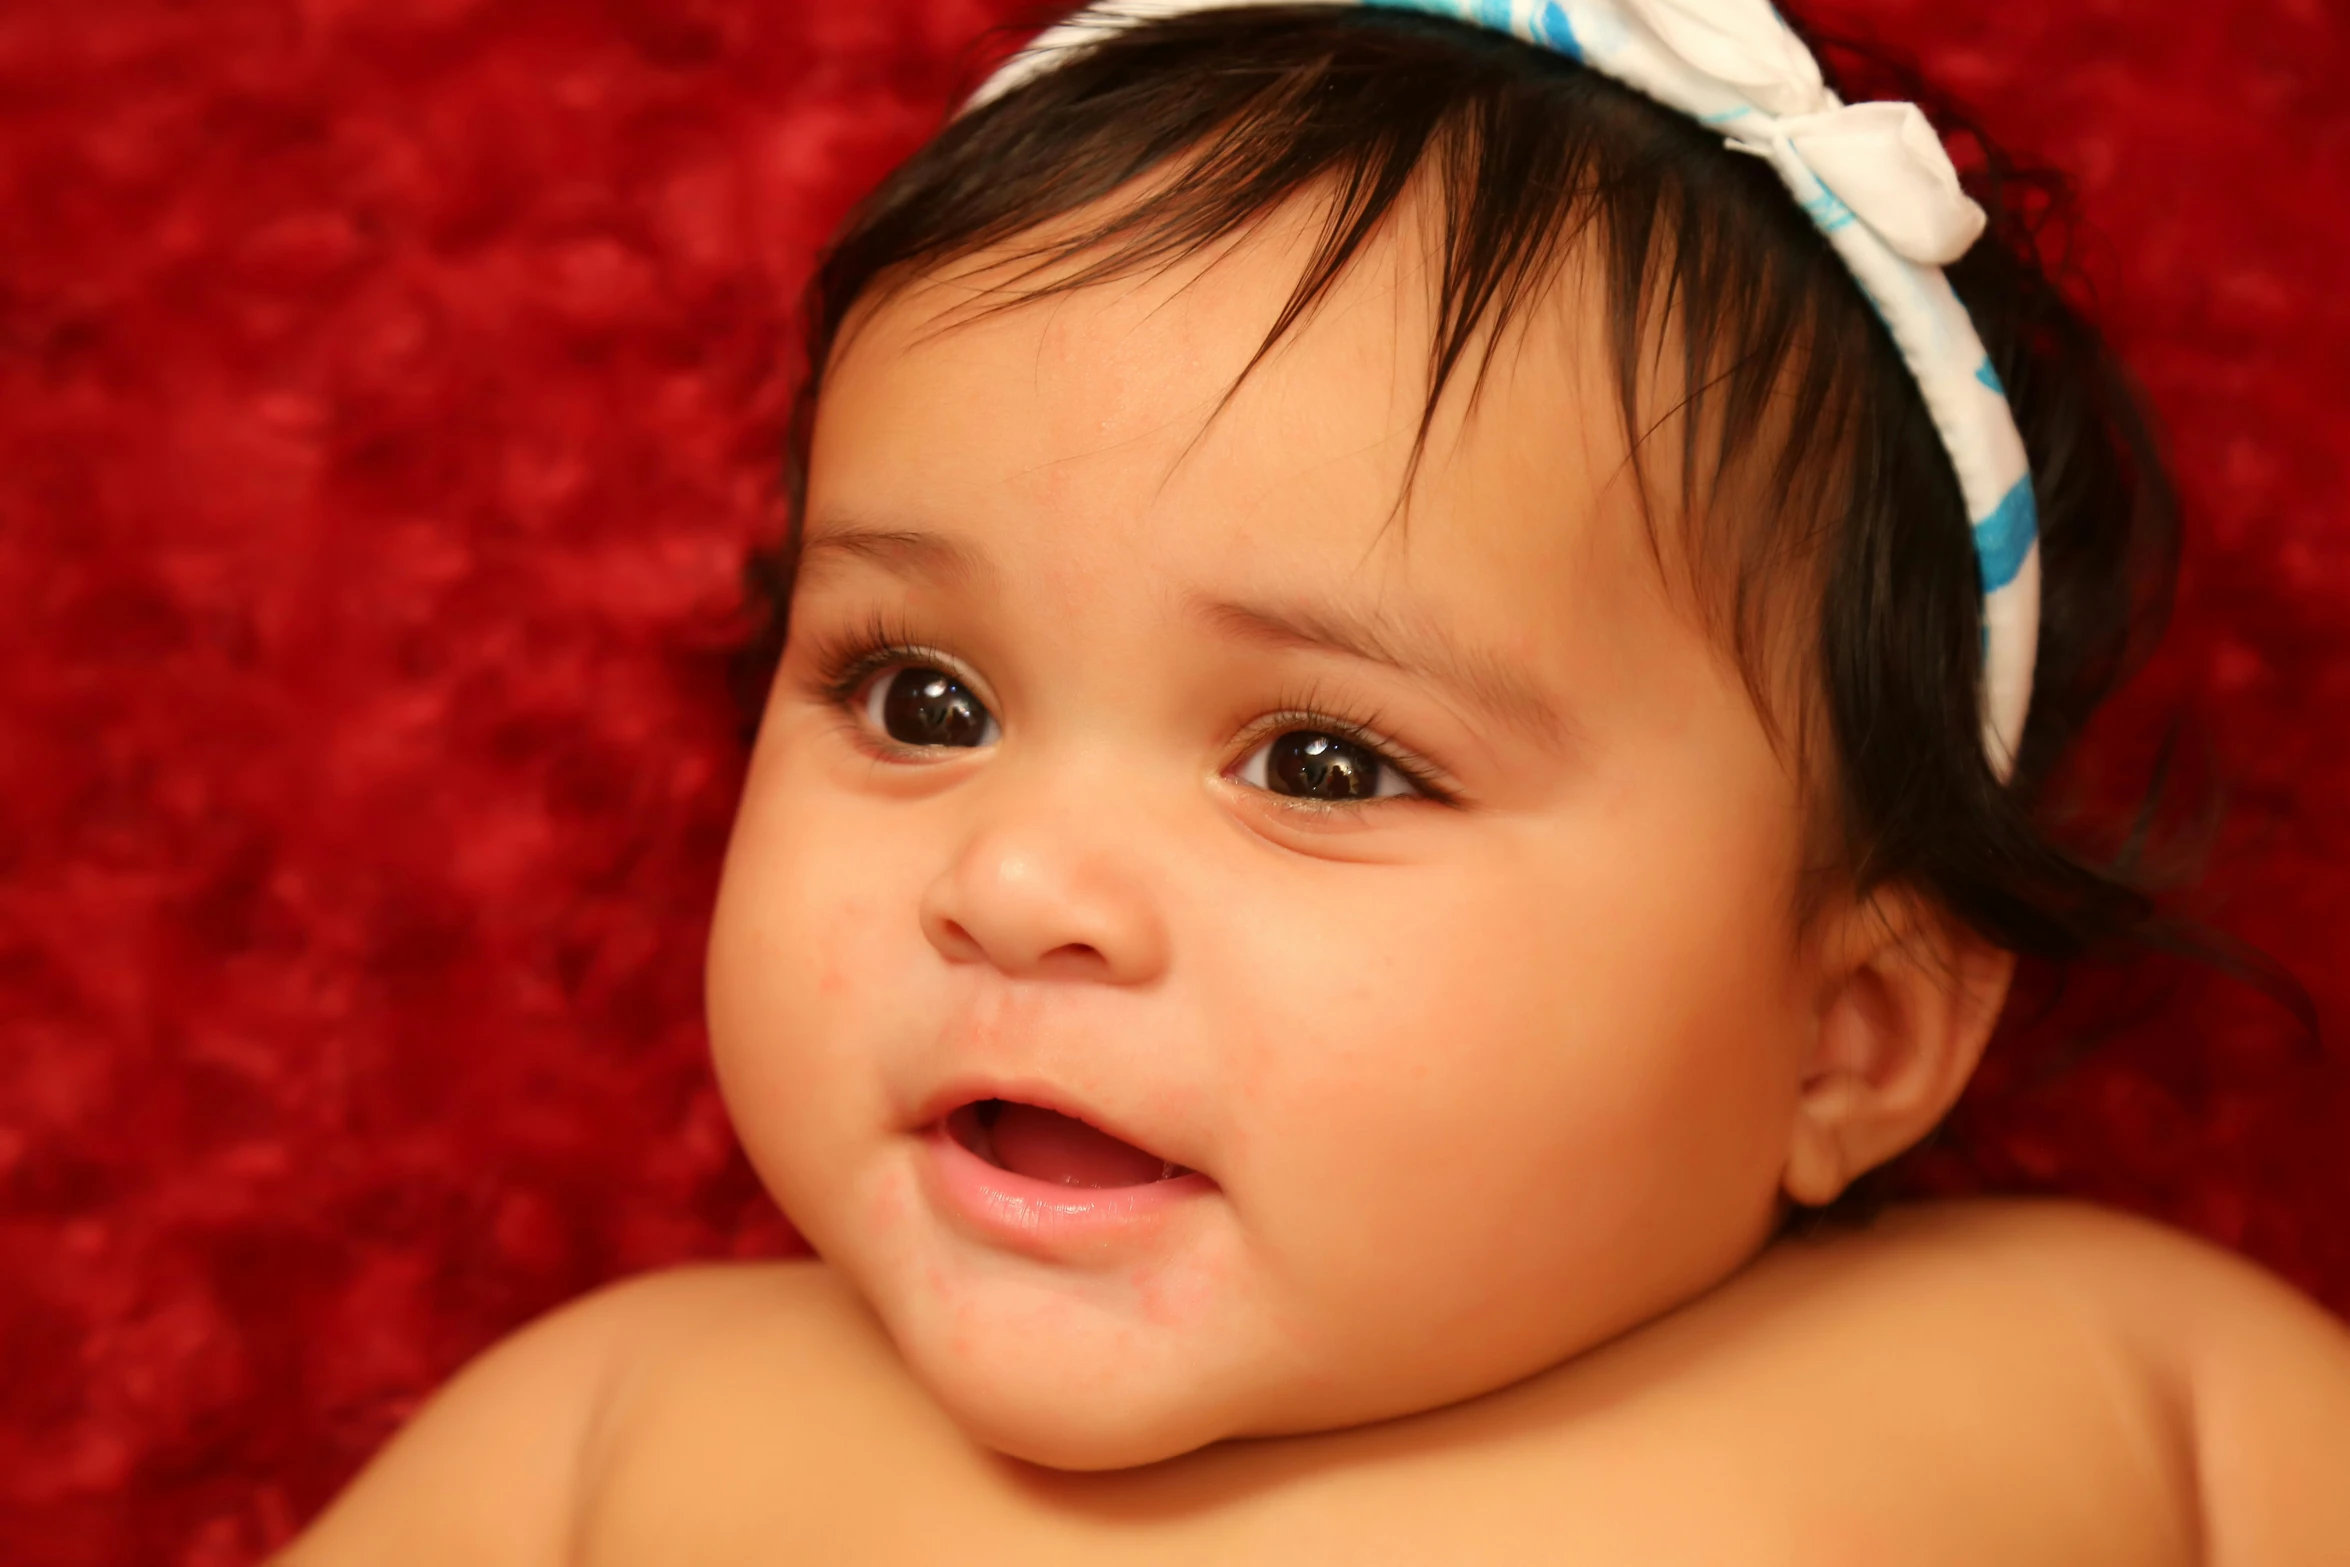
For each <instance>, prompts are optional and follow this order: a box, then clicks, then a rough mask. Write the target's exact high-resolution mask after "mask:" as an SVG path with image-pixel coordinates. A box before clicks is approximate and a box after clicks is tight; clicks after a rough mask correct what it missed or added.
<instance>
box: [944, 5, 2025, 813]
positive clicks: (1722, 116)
mask: <svg viewBox="0 0 2350 1567" xmlns="http://www.w3.org/2000/svg"><path fill="white" fill-rule="evenodd" d="M1261 3H1264V0H1096V3H1095V4H1093V5H1090V6H1087V7H1086V8H1085V9H1083V10H1081V11H1079V12H1077V13H1076V14H1075V15H1074V16H1072V17H1070V18H1069V19H1068V20H1066V21H1064V22H1062V23H1060V24H1059V25H1058V26H1055V27H1052V28H1048V29H1047V30H1046V31H1045V32H1044V33H1043V34H1041V35H1040V36H1039V37H1038V38H1037V39H1036V40H1035V41H1034V42H1033V43H1031V44H1030V45H1029V46H1028V47H1027V48H1025V49H1023V50H1021V51H1020V52H1019V53H1018V54H1016V55H1014V56H1013V57H1012V58H1011V59H1010V60H1008V61H1007V62H1005V64H1004V66H1003V67H1002V68H1001V69H1000V70H998V71H997V72H996V73H995V75H994V76H992V77H991V78H989V79H988V81H987V82H986V83H985V84H984V85H982V86H981V87H980V89H979V91H978V92H976V93H974V94H973V95H972V97H971V101H970V103H969V104H967V105H966V106H965V107H966V109H969V108H976V107H978V106H979V105H980V104H983V103H986V102H989V101H990V100H992V99H994V98H997V97H1000V96H1001V95H1002V94H1004V93H1006V92H1009V91H1011V90H1012V89H1013V88H1015V87H1018V86H1020V85H1021V84H1023V83H1025V82H1027V81H1030V80H1032V79H1034V78H1035V77H1037V76H1040V75H1042V74H1043V73H1044V72H1046V71H1047V70H1049V69H1051V68H1052V67H1053V66H1054V65H1057V64H1059V63H1060V62H1061V60H1063V59H1064V58H1066V57H1067V56H1068V55H1069V54H1070V53H1072V52H1073V51H1076V50H1079V49H1083V48H1085V47H1086V46H1088V45H1091V44H1095V43H1098V42H1100V41H1102V40H1103V39H1105V38H1108V37H1110V36H1112V35H1114V34H1116V33H1120V32H1123V31H1124V30H1126V29H1127V28H1129V27H1132V26H1134V25H1135V24H1137V23H1140V22H1147V21H1155V20H1158V19H1160V18H1164V17H1171V16H1179V15H1183V14H1186V13H1190V12H1197V11H1214V10H1224V9H1227V8H1230V7H1234V6H1241V5H1249V4H1261ZM1311 3H1317V4H1351V3H1360V4H1362V5H1365V6H1367V7H1373V8H1377V9H1382V10H1398V11H1419V12H1426V13H1429V14H1432V15H1436V16H1443V17H1449V18H1451V19H1453V20H1455V21H1460V22H1468V23H1471V24H1473V25H1476V26H1479V27H1485V28H1489V29H1492V30H1494V31H1497V32H1504V33H1508V34H1510V35H1511V36H1513V37H1515V38H1519V39H1522V40H1524V41H1525V42H1527V43H1530V44H1534V45H1537V46H1539V47H1541V48H1544V49H1548V50H1551V51H1552V52H1554V53H1557V54H1563V55H1565V56H1567V57H1568V58H1570V59H1573V60H1578V61H1580V62H1582V63H1583V64H1584V65H1587V66H1589V67H1590V68H1591V69H1593V70H1595V71H1598V72H1599V73H1600V74H1601V75H1603V76H1607V77H1610V78H1612V79H1614V80H1616V81H1618V82H1621V83H1623V84H1624V85H1625V86H1627V87H1630V88H1633V89H1635V90H1636V91H1638V92H1640V93H1642V94H1644V95H1646V96H1647V97H1650V98H1653V99H1655V100H1656V101H1657V102H1659V103H1661V104H1663V105H1664V106H1665V107H1667V108H1669V109H1674V110H1677V111H1679V112H1680V113H1682V114H1685V115H1687V116H1689V117H1690V118H1691V119H1693V120H1696V121H1697V122H1698V123H1699V124H1701V125H1704V126H1708V127H1710V128H1712V129H1714V130H1716V131H1719V132H1720V133H1721V135H1722V137H1723V138H1724V141H1725V143H1726V144H1727V145H1728V147H1729V148H1730V149H1731V150H1732V151H1736V152H1743V153H1749V154H1752V155H1754V156H1757V157H1760V158H1762V159H1763V160H1764V161H1766V162H1768V163H1769V164H1770V166H1771V167H1772V168H1773V169H1776V170H1777V171H1778V174H1779V177H1780V178H1781V179H1782V180H1784V181H1785V182H1786V184H1787V189H1788V190H1789V191H1790V192H1791V193H1793V195H1794V197H1795V200H1796V202H1797V203H1798V204H1799V205H1800V206H1801V207H1802V208H1803V210H1804V211H1805V212H1806V213H1807V214H1809V215H1810V217H1811V220H1812V222H1813V223H1814V224H1815V225H1817V226H1818V228H1819V231H1820V232H1821V233H1822V234H1824V235H1826V236H1827V238H1828V242H1829V244H1831V245H1832V246H1834V247H1835V250H1836V253H1837V254H1838V255H1839V256H1841V257H1843V258H1844V263H1845V265H1846V266H1848V267H1849V268H1851V270H1852V276H1853V278H1854V280H1855V281H1856V282H1858V283H1859V284H1860V289H1861V292H1862V293H1863V294H1864V295H1866V296H1867V297H1868V301H1869V303H1870V304H1871V305H1872V306H1874V307H1875V309H1876V312H1877V315H1878V316H1879V317H1880V318H1881V319H1882V320H1883V321H1884V323H1885V326H1886V329H1887V330H1888V331H1890V332H1891V333H1892V334H1893V342H1894V344H1895V346H1896V347H1898V348H1899V349H1900V351H1901V357H1902V359H1903V360H1904V361H1905V362H1906V363H1907V364H1908V366H1909V369H1910V373H1911V374H1912V375H1914V376H1916V377H1917V383H1918V390H1919V391H1920V392H1921V393H1922V394H1924V397H1925V402H1926V412H1927V414H1928V415H1929V416H1930V417H1931V418H1932V419H1933V422H1934V429H1935V431H1936V432H1937V433H1938V434H1939V435H1940V436H1941V438H1942V446H1943V449H1944V450H1945V451H1947V452H1948V453H1949V454H1950V464H1951V467H1952V468H1953V469H1954V470H1955V471H1956V472H1957V475H1958V488H1959V493H1960V495H1961V496H1962V497H1964V499H1965V501H1966V510H1967V518H1968V520H1969V522H1970V523H1971V524H1972V525H1973V533H1974V546H1975V560H1976V563H1977V566H1978V568H1979V572H1980V578H1981V583H1982V590H1983V679H1982V711H1981V719H1982V729H1983V751H1984V755H1985V757H1986V759H1987V760H1988V761H1989V763H1990V765H1991V770H1992V772H1993V773H1994V774H1995V775H1996V776H1997V777H1998V778H2000V779H2001V780H2002V781H2004V780H2005V779H2006V778H2007V776H2008V774H2009V772H2010V770H2011V769H2012V768H2013V767H2014V765H2015V749H2016V745H2017V743H2018V742H2019V741H2020V740H2021V738H2022V736H2023V729H2024V715H2025V713H2026V711H2027V710H2028V709H2029V708H2030V706H2031V701H2032V661H2033V655H2034V652H2035V650H2036V647H2037V644H2038V641H2039V628H2040V551H2039V545H2038V513H2037V510H2036V508H2035V506H2034V504H2033V500H2032V476H2031V469H2030V465H2029V463H2028V461H2027V460H2026V458H2025V455H2024V442H2023V436H2022V434H2021V432H2019V431H2018V430H2017V429H2016V423H2015V414H2014V411H2013V410H2012V409H2011V408H2009V406H2008V402H2007V391H2006V388H2004V387H2002V386H2001V385H2000V384H1999V377H1998V375H1997V373H1996V372H1995V371H1993V369H1992V368H1991V360H1990V357H1989V356H1988V355H1987V354H1985V353H1984V351H1983V343H1982V339H1981V338H1979V337H1977V336H1976V335H1975V324H1974V321H1973V319H1972V318H1970V317H1969V316H1968V315H1967V311H1966V306H1965V305H1963V304H1961V303H1960V302H1959V298H1958V295H1957V294H1955V293H1954V292H1952V290H1951V287H1950V281H1949V279H1947V278H1946V277H1944V276H1943V275H1942V268H1943V266H1944V265H1945V264H1947V263H1949V262H1952V261H1956V260H1957V259H1958V258H1959V257H1960V256H1961V255H1964V254H1965V253H1966V250H1967V247H1968V246H1970V245H1972V244H1973V243H1974V242H1975V239H1976V238H1977V236H1979V235H1980V234H1981V233H1982V232H1983V226H1984V222H1985V219H1984V216H1983V209H1982V208H1981V207H1979V206H1977V205H1976V204H1975V203H1974V202H1973V201H1972V200H1970V199H1969V198H1968V197H1967V195H1966V193H1965V192H1964V191H1962V190H1960V189H1959V184H1958V172H1957V170H1955V169H1954V168H1952V167H1951V163H1950V155H1949V154H1948V153H1947V152H1945V151H1944V150H1943V147H1942V142H1941V138H1940V137H1939V136H1937V135H1936V134H1935V132H1934V128H1933V127H1932V126H1931V125H1930V124H1928V123H1927V121H1926V117H1925V115H1924V114H1922V113H1921V112H1919V110H1918V107H1917V105H1915V104H1910V103H1855V104H1847V103H1845V102H1844V101H1843V100H1842V99H1840V98H1838V97H1837V96H1836V94H1835V93H1833V92H1831V91H1830V90H1829V89H1828V87H1827V85H1826V83H1825V82H1824V81H1823V80H1822V79H1821V75H1820V66H1819V62H1818V61H1817V60H1815V59H1814V58H1813V57H1812V54H1811V51H1810V50H1809V49H1807V48H1805V47H1804V45H1803V41H1802V40H1801V39H1799V38H1797V37H1796V36H1795V34H1794V33H1793V32H1792V31H1791V30H1790V29H1789V28H1788V26H1787V24H1786V23H1785V22H1784V21H1782V20H1781V19H1780V17H1779V14H1778V12H1777V11H1775V10H1773V9H1772V8H1771V5H1770V3H1769V0H1311Z"/></svg>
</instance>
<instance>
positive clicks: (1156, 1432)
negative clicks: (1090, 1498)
mask: <svg viewBox="0 0 2350 1567" xmlns="http://www.w3.org/2000/svg"><path fill="white" fill-rule="evenodd" d="M896 1315H897V1314H894V1313H892V1312H890V1311H888V1310H887V1309H884V1310H883V1312H882V1318H883V1321H884V1322H885V1324H887V1325H888V1326H889V1328H890V1331H891V1336H892V1337H893V1338H894V1339H895V1340H896V1342H897V1345H898V1350H899V1353H900V1355H902V1356H903V1357H904V1359H905V1362H906V1364H907V1366H908V1368H909V1369H910V1370H911V1371H912V1372H913V1373H914V1375H915V1377H916V1378H917V1379H918V1380H919V1381H920V1382H921V1383H922V1384H923V1386H924V1387H925V1388H926V1389H927V1390H928V1392H929V1393H930V1395H931V1397H932V1398H933V1399H934V1400H935V1401H936V1402H937V1404H938V1405H939V1407H940V1408H941V1409H942V1410H944V1411H945V1412H946V1414H947V1415H948V1417H949V1418H951V1419H952V1420H953V1421H954V1422H955V1424H956V1425H958V1426H960V1427H961V1428H962V1430H963V1431H964V1432H965V1434H967V1435H968V1436H970V1437H971V1438H972V1439H973V1440H974V1441H977V1442H980V1443H982V1444H984V1445H986V1446H988V1447H990V1448H993V1449H994V1450H995V1451H997V1452H999V1453H1002V1454H1004V1455H1005V1456H1007V1457H1010V1458H1018V1459H1023V1460H1025V1461H1027V1462H1029V1463H1032V1464H1041V1465H1044V1466H1046V1467H1047V1468H1052V1469H1069V1470H1101V1469H1131V1468H1134V1467H1136V1466H1138V1465H1142V1464H1151V1463H1157V1462H1159V1461H1160V1460H1162V1459H1168V1458H1174V1457H1177V1456H1179V1455H1181V1454H1184V1453H1188V1452H1191V1451H1193V1450H1194V1449H1197V1448H1201V1447H1205V1446H1207V1445H1208V1444H1210V1443H1212V1442H1216V1441H1220V1440H1222V1439H1223V1438H1225V1437H1228V1436H1233V1435H1237V1434H1240V1433H1241V1432H1242V1430H1243V1429H1244V1428H1246V1427H1248V1426H1249V1425H1251V1424H1252V1421H1251V1419H1250V1416H1251V1415H1252V1414H1253V1413H1254V1412H1255V1405H1256V1403H1257V1400H1256V1399H1255V1398H1252V1397H1250V1396H1249V1393H1250V1388H1249V1383H1250V1381H1251V1380H1252V1379H1250V1378H1248V1377H1247V1376H1245V1375H1239V1374H1236V1372H1237V1370H1238V1368H1235V1367H1232V1366H1230V1365H1229V1364H1224V1365H1218V1364H1216V1362H1217V1361H1219V1360H1223V1359H1225V1358H1226V1356H1225V1355H1224V1354H1220V1353H1218V1351H1219V1350H1221V1349H1222V1348H1223V1346H1216V1345H1212V1344H1211V1343H1208V1342H1200V1341H1196V1340H1195V1341H1192V1342H1185V1339H1186V1338H1188V1337H1189V1336H1188V1335H1177V1334H1174V1333H1170V1332H1168V1331H1166V1330H1159V1331H1156V1332H1154V1331H1152V1330H1149V1329H1137V1328H1136V1327H1134V1326H1133V1325H1131V1324H1121V1323H1119V1322H1118V1321H1116V1320H1115V1319H1113V1318H1111V1317H1109V1316H1107V1315H1105V1316H1103V1318H1102V1319H1101V1320H1100V1321H1098V1322H1094V1323H1089V1322H1086V1321H1085V1320H1083V1315H1082V1314H1070V1316H1069V1318H1068V1320H1067V1321H1066V1323H1065V1326H1064V1327H1063V1328H1062V1330H1061V1331H1059V1332H1056V1333H1050V1334H1040V1333H1039V1332H1038V1331H1036V1330H1035V1329H1034V1328H1033V1327H1032V1326H1030V1325H1028V1324H1026V1323H1023V1322H1022V1321H1020V1320H1019V1317H1018V1316H1017V1315H1010V1316H1007V1317H1004V1318H996V1317H994V1315H993V1314H992V1313H991V1312H989V1311H988V1309H987V1308H986V1306H985V1305H984V1304H978V1305H975V1306H974V1305H972V1304H966V1305H965V1306H964V1307H962V1308H961V1309H957V1310H955V1311H953V1312H952V1313H951V1315H950V1314H944V1313H941V1314H937V1315H934V1314H933V1313H931V1312H930V1311H928V1310H924V1309H921V1308H917V1309H916V1310H914V1311H912V1312H910V1313H906V1314H905V1315H906V1316H907V1317H908V1318H909V1319H910V1320H907V1321H906V1322H904V1324H903V1325H902V1326H901V1325H900V1323H899V1322H898V1321H896V1320H893V1318H894V1317H895V1316H896Z"/></svg>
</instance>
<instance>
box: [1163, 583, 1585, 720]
mask: <svg viewBox="0 0 2350 1567" xmlns="http://www.w3.org/2000/svg"><path fill="white" fill-rule="evenodd" d="M1193 607H1194V608H1195V610H1196V611H1197V612H1198V613H1199V614H1200V615H1201V616H1203V617H1204V618H1205V619H1207V620H1208V621H1209V622H1210V623H1212V624H1213V625H1215V626H1216V627H1217V628H1218V629H1220V630H1222V631H1225V632H1227V633H1229V634H1231V635H1234V636H1238V637H1242V638H1245V639H1246V640H1249V641H1252V642H1256V643H1259V644H1261V645H1263V646H1266V647H1279V648H1303V649H1307V650H1311V651H1317V652H1325V653H1336V654H1339V655H1340V656H1342V657H1345V658H1352V659H1359V660H1361V661H1362V662H1364V663H1367V664H1377V665H1379V666H1380V667H1382V668H1385V669H1392V670H1396V671H1397V672H1399V673H1401V674H1405V675H1411V676H1414V677H1416V678H1419V679H1423V680H1428V681H1432V682H1433V683H1435V684H1437V685H1440V686H1443V687H1444V688H1445V689H1447V690H1448V691H1450V692H1452V693H1453V694H1454V695H1455V696H1458V697H1460V698H1462V699H1464V700H1465V701H1467V702H1468V703H1469V704H1470V705H1472V706H1474V707H1476V708H1479V709H1480V710H1482V711H1483V712H1485V713H1486V714H1487V715H1489V716H1491V717H1493V718H1497V719H1499V720H1501V721H1502V722H1503V723H1505V724H1508V725H1509V726H1510V727H1511V728H1514V729H1517V730H1519V731H1520V732H1521V733H1523V734H1525V735H1526V736H1527V737H1528V738H1530V739H1533V740H1535V741H1538V742H1540V743H1541V744H1544V745H1558V744H1561V743H1563V742H1567V741H1570V740H1572V739H1573V737H1574V735H1575V733H1576V730H1575V726H1574V725H1573V724H1572V723H1571V722H1569V720H1568V719H1567V717H1566V715H1564V714H1563V713H1561V712H1560V711H1559V709H1558V707H1557V705H1556V704H1555V703H1553V702H1552V701H1551V700H1550V699H1549V697H1547V696H1546V695H1544V694H1543V692H1542V691H1540V690H1539V689H1537V688H1536V687H1535V686H1534V684H1533V683H1532V682H1530V681H1528V680H1527V679H1525V678H1524V676H1522V675H1521V674H1520V673H1519V672H1518V671H1517V670H1515V669H1512V668H1511V667H1510V666H1509V665H1508V664H1507V663H1505V662H1503V661H1502V660H1501V659H1499V658H1497V657H1495V656H1494V655H1492V654H1491V653H1487V652H1484V651H1481V650H1476V649H1470V648H1465V647H1463V646H1461V645H1460V644H1459V643H1458V642H1456V641H1454V640H1453V639H1452V638H1451V637H1450V636H1448V635H1446V633H1445V632H1444V631H1443V629H1442V628H1441V627H1438V626H1435V625H1432V624H1430V625H1420V626H1413V627H1405V626H1399V625H1396V624H1394V623H1392V622H1382V621H1378V620H1374V619H1371V618H1368V617H1365V616H1362V615H1358V614H1355V613H1353V612H1352V611H1349V610H1346V609H1342V608H1340V607H1338V606H1336V605H1329V604H1281V605H1274V604H1249V603H1242V602H1238V601H1235V600H1229V599H1201V600H1195V601H1194V606H1193Z"/></svg>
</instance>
